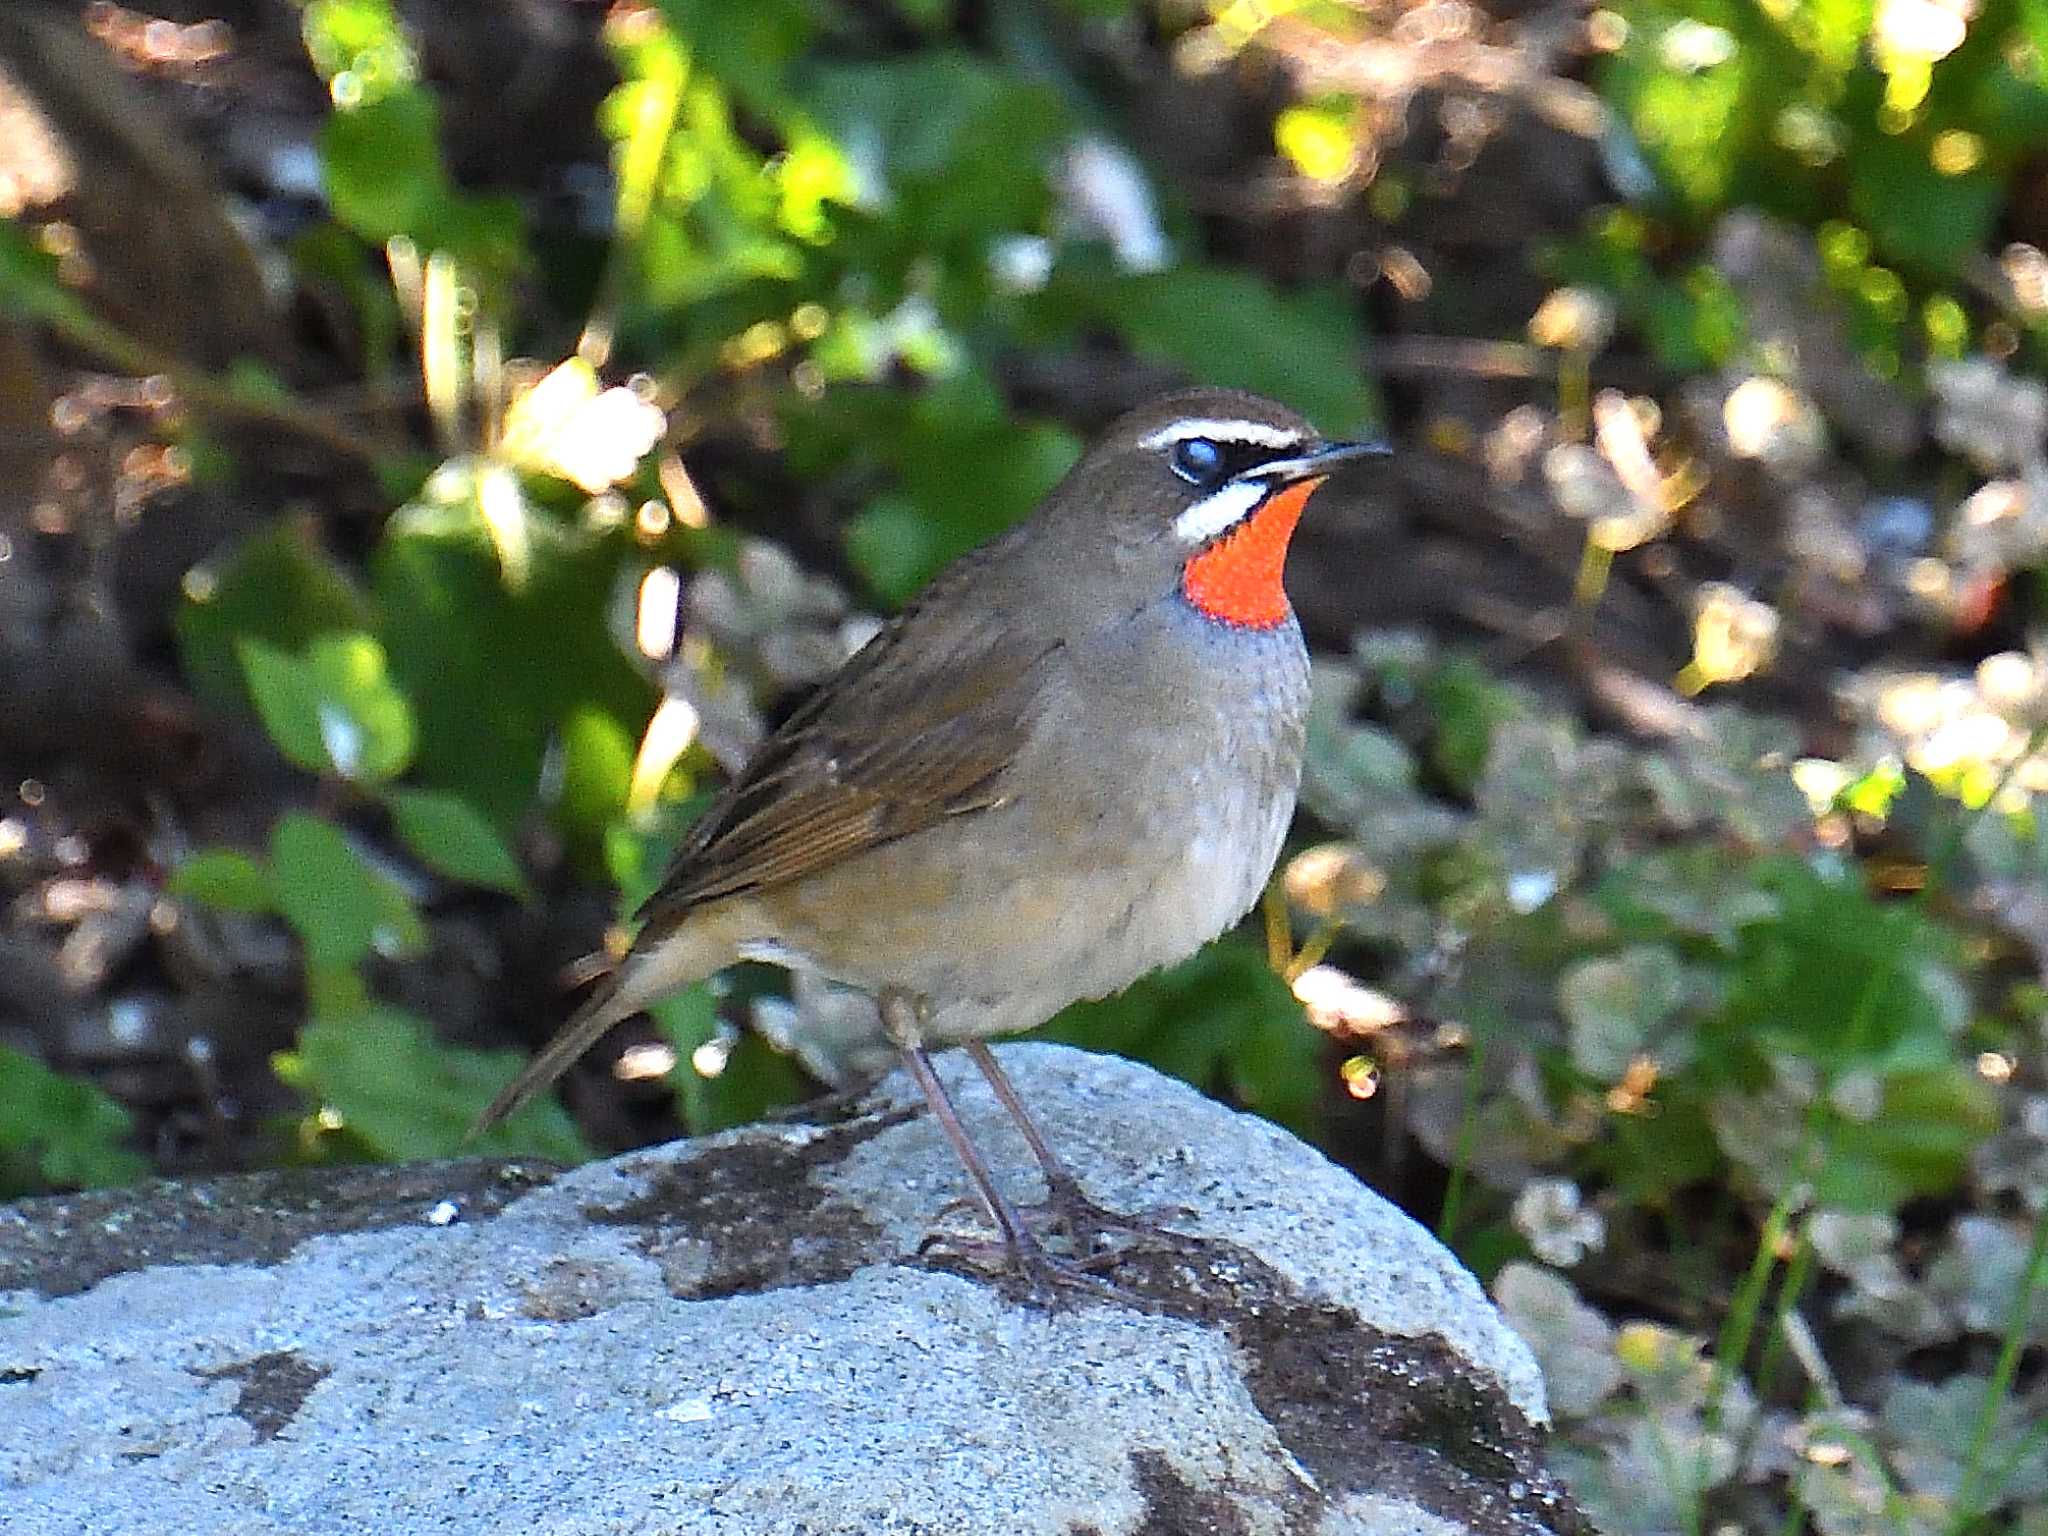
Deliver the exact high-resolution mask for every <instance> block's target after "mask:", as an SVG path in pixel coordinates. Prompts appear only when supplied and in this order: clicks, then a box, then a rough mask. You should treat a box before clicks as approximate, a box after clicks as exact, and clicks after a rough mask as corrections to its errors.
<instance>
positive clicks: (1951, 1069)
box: [1814, 1064, 1998, 1211]
mask: <svg viewBox="0 0 2048 1536" xmlns="http://www.w3.org/2000/svg"><path fill="white" fill-rule="evenodd" d="M1997 1128H1998V1101H1997V1098H1996V1096H1995V1095H1994V1094H1993V1093H1992V1091H1991V1089H1990V1088H1989V1087H1988V1086H1987V1085H1986V1084H1985V1083H1984V1081H1983V1080H1982V1079H1981V1078H1979V1077H1978V1076H1977V1075H1976V1074H1975V1073H1974V1072H1972V1071H1970V1070H1969V1069H1967V1068H1966V1067H1963V1066H1960V1065H1955V1064H1949V1065H1944V1066H1942V1067H1938V1068H1935V1069H1933V1070H1930V1071H1926V1072H1912V1073H1902V1074H1899V1075H1897V1076H1893V1077H1890V1078H1888V1079H1886V1080H1885V1082H1884V1085H1883V1098H1882V1100H1881V1103H1880V1106H1879V1108H1878V1110H1877V1112H1876V1113H1875V1114H1874V1115H1872V1116H1871V1117H1870V1118H1869V1119H1867V1120H1851V1119H1849V1118H1848V1117H1847V1116H1845V1115H1839V1114H1837V1115H1832V1116H1830V1117H1829V1122H1828V1125H1827V1128H1826V1130H1825V1132H1824V1136H1823V1141H1824V1145H1825V1149H1826V1157H1825V1159H1824V1161H1823V1163H1822V1166H1821V1170H1820V1176H1819V1178H1818V1180H1817V1181H1816V1184H1815V1188H1814V1199H1815V1201H1816V1202H1817V1203H1818V1204H1820V1205H1824V1206H1833V1207H1836V1208H1838V1209H1841V1210H1848V1211H1870V1210H1876V1211H1891V1210H1897V1209H1898V1207H1899V1206H1901V1205H1903V1204H1904V1203H1905V1202H1906V1201H1908V1200H1910V1199H1912V1198H1914V1197H1915V1196H1918V1195H1945V1194H1947V1193H1948V1192H1949V1191H1951V1190H1953V1189H1954V1188H1956V1186H1957V1185H1958V1184H1959V1183H1960V1182H1961V1180H1962V1177H1963V1173H1964V1171H1965V1170H1966V1169H1967V1168H1968V1167H1969V1161H1970V1153H1971V1151H1972V1150H1973V1149H1974V1148H1975V1147H1976V1146H1977V1144H1978V1143H1979V1142H1981V1141H1983V1140H1984V1138H1985V1137H1986V1136H1989V1135H1990V1134H1991V1133H1992V1132H1993V1131H1994V1130H1996V1129H1997Z"/></svg>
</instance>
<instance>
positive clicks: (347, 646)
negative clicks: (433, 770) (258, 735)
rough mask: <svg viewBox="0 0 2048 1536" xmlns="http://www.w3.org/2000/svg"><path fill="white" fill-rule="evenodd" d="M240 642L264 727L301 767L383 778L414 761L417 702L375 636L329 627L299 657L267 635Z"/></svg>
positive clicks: (354, 776) (362, 780)
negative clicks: (268, 641) (395, 677)
mask: <svg viewBox="0 0 2048 1536" xmlns="http://www.w3.org/2000/svg"><path fill="white" fill-rule="evenodd" d="M237 650H238V653H239V654H240V656H241V658H242V671H243V675H244V676H245V677H246V679H247V680H248V684H249V693H250V696H251V697H252V698H254V699H255V701H256V709H257V713H258V714H260V715H261V716H262V717H263V724H264V728H265V729H266V730H268V731H269V732H270V737H271V740H273V741H274V742H276V743H277V746H278V750H279V751H281V752H283V753H284V755H285V756H286V757H288V758H289V759H291V761H293V762H294V763H297V764H298V765H299V766H300V767H302V768H307V769H310V770H312V771H313V772H315V773H332V774H335V775H337V776H339V777H341V778H344V779H348V780H350V781H352V782H358V783H370V784H376V783H382V782H383V781H384V780H386V779H390V778H392V777H394V776H396V775H397V774H399V773H401V772H402V771H404V769H405V766H406V764H407V763H408V762H410V761H411V759H412V751H413V723H412V709H411V706H409V705H408V704H407V703H406V701H405V696H404V695H403V694H401V693H399V691H398V690H397V689H396V688H395V687H393V686H392V684H391V681H390V679H389V677H387V676H386V674H385V668H384V648H383V647H382V646H380V645H379V644H378V643H377V642H376V641H375V640H374V639H372V638H371V637H370V636H368V635H365V634H346V635H322V636H320V637H319V638H317V639H315V640H314V641H313V642H312V644H310V645H309V646H308V647H307V648H306V650H305V653H304V654H303V655H302V656H296V657H294V656H288V655H286V654H285V653H284V652H282V651H279V650H276V649H274V648H272V647H271V646H268V645H265V644H264V643H263V642H262V641H260V640H244V641H242V642H241V643H240V644H239V646H238V647H237Z"/></svg>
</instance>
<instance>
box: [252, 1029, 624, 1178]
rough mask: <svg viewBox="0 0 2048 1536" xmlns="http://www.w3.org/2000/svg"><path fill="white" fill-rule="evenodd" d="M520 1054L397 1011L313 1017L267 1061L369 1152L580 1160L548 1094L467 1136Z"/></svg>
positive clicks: (572, 1132)
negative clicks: (454, 1040)
mask: <svg viewBox="0 0 2048 1536" xmlns="http://www.w3.org/2000/svg"><path fill="white" fill-rule="evenodd" d="M522 1061H523V1058H522V1057H521V1056H520V1054H519V1053H518V1052H517V1051H472V1050H465V1049H462V1048H460V1047H457V1046H451V1045H444V1044H442V1043H441V1042H440V1041H438V1040H436V1039H435V1038H434V1035H433V1031H432V1030H431V1029H430V1028H429V1027H428V1025H427V1024H426V1022H425V1021H424V1020H422V1019H419V1018H417V1017H415V1016H414V1015H412V1014H410V1013H407V1012H405V1011H404V1010H402V1009H398V1008H365V1009H362V1010H360V1011H358V1012H353V1013H348V1014H338V1015H333V1016H329V1017H325V1018H317V1019H315V1020H313V1021H312V1022H311V1023H310V1024H308V1025H307V1026H306V1027H305V1029H304V1030H303V1031H301V1032H300V1035H299V1040H298V1045H297V1047H296V1048H295V1049H294V1050H292V1051H289V1052H280V1053H279V1054H278V1055H277V1056H276V1057H275V1058H274V1063H275V1065H276V1068H277V1073H278V1076H279V1077H281V1078H283V1079H284V1081H285V1082H287V1083H288V1084H290V1085H291V1086H292V1087H293V1088H295V1089H297V1090H298V1091H299V1092H300V1093H302V1094H304V1095H306V1097H308V1098H310V1099H313V1100H315V1101H317V1102H318V1104H319V1105H320V1106H321V1107H322V1108H324V1109H328V1110H331V1111H332V1112H333V1113H334V1115H336V1116H339V1118H340V1120H341V1125H342V1128H343V1130H345V1131H346V1132H348V1133H349V1134H351V1135H353V1136H354V1137H355V1138H356V1139H357V1140H358V1141H360V1142H361V1143H362V1144H363V1146H364V1148H365V1149H366V1150H367V1151H368V1152H369V1153H370V1154H371V1155H372V1156H375V1157H378V1158H385V1159H393V1160H398V1159H411V1158H430V1157H449V1156H452V1155H454V1154H456V1153H458V1152H463V1151H471V1152H477V1153H491V1154H496V1155H500V1156H504V1155H518V1154H522V1153H523V1154H532V1155H538V1156H542V1157H551V1158H555V1159H557V1160H558V1161H561V1162H566V1163H578V1162H583V1161H586V1160H587V1159H588V1158H589V1157H590V1155H591V1153H590V1148H589V1147H588V1146H587V1145H586V1144H585V1142H584V1141H583V1138H582V1137H581V1136H580V1135H579V1134H577V1131H576V1127H575V1125H574V1124H573V1123H572V1122H571V1121H570V1119H569V1116H568V1115H567V1113H566V1112H564V1110H563V1109H562V1107H561V1105H559V1104H557V1103H556V1102H555V1101H554V1100H553V1099H549V1098H543V1099H539V1100H536V1101H535V1102H534V1103H532V1104H529V1105H527V1106H526V1107H525V1108H524V1109H522V1110H520V1111H519V1113H518V1114H516V1115H513V1116H512V1117H511V1118H510V1119H509V1120H507V1121H506V1122H505V1123H504V1124H503V1125H499V1126H494V1127H493V1128H492V1129H491V1130H490V1131H488V1132H486V1133H485V1134H484V1135H482V1136H479V1137H478V1138H477V1139H476V1140H475V1142H474V1143H471V1142H469V1141H468V1139H467V1138H468V1134H469V1128H470V1126H471V1125H472V1124H474V1123H475V1121H476V1117H477V1116H478V1115H479V1114H480V1113H482V1111H483V1108H484V1106H485V1105H486V1104H488V1103H489V1102H490V1101H491V1099H492V1097H493V1095H495V1094H496V1093H497V1091H498V1090H499V1089H500V1088H501V1087H503V1086H504V1085H505V1083H507V1082H508V1081H510V1079H511V1077H512V1075H513V1073H515V1072H517V1071H518V1070H519V1068H520V1066H521V1065H522Z"/></svg>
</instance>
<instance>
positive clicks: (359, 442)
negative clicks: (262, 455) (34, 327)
mask: <svg viewBox="0 0 2048 1536" xmlns="http://www.w3.org/2000/svg"><path fill="white" fill-rule="evenodd" d="M38 318H39V319H41V320H42V322H43V323H44V324H46V325H48V326H49V327H50V329H51V330H53V331H55V332H56V333H57V334H58V335H59V336H61V337H63V339H64V340H65V341H67V342H69V343H70V344H71V345H73V346H75V347H77V348H78V349H79V350H80V351H83V352H90V353H91V354H92V355H93V356H94V357H96V358H98V359H99V360H100V361H101V362H102V363H104V364H106V365H107V366H108V367H111V368H113V369H116V370H117V371H119V372H121V373H124V374H129V375H131V376H133V377H137V378H146V377H149V376H150V375H153V374H161V375H162V376H163V377H165V378H167V379H169V380H170V381H171V386H172V388H173V389H175V390H176V391H177V393H178V397H179V398H180V399H182V400H183V401H184V402H185V403H186V404H187V405H189V406H191V407H192V408H193V409H194V410H196V411H198V412H199V413H200V414H201V415H205V416H215V417H223V418H229V419H234V420H240V421H251V422H260V423H262V424H264V425H266V426H272V427H278V428H281V429H282V430H284V431H286V432H290V433H292V434H293V435H294V436H296V437H303V438H307V439H309V440H310V441H312V442H316V443H319V444H321V445H322V446H323V447H326V448H330V449H332V450H333V451H334V452H336V453H338V454H340V455H342V456H343V457H346V458H350V459H357V460H360V461H361V462H363V463H365V464H370V465H375V464H376V463H377V462H378V461H379V460H381V459H383V458H385V457H387V456H389V455H390V454H391V453H394V452H396V451H397V450H396V449H386V448H380V447H379V446H378V445H377V444H375V443H371V442H368V441H365V440H364V439H362V438H359V437H357V436H356V435H355V434H354V433H352V432H349V431H346V430H344V429H343V428H341V427H338V426H336V425H335V423H334V419H333V417H332V416H331V415H330V414H328V413H327V412H324V411H320V410H316V409H315V408H314V407H312V406H310V405H308V404H306V403H305V402H304V401H302V400H300V399H298V398H296V397H295V396H292V395H285V394H279V395H268V394H264V395H258V394H254V393H252V392H251V391H249V390H247V389H244V388H241V387H239V386H237V385H236V384H234V383H233V382H232V381H230V380H226V379H220V378H216V377H215V376H214V375H213V374H210V373H208V372H206V371H205V370H204V369H201V368H195V367H192V366H191V365H189V364H186V363H182V362H179V361H178V360H177V359H176V358H173V357H171V356H169V355H167V354H165V353H162V352H159V351H157V350H156V349H155V348H154V347H152V346H150V345H149V344H148V343H146V342H143V341H140V340H138V339H137V338H135V337H133V336H131V335H129V334H128V333H127V332H126V331H124V330H122V329H121V328H120V327H119V326H116V325H114V324H112V323H110V322H109V321H106V320H102V319H101V318H100V317H99V316H97V315H93V314H87V313H84V312H83V311H82V307H81V308H78V309H74V308H72V307H70V306H66V307H63V308H61V309H56V310H53V311H51V312H47V313H44V314H42V315H40V316H39V317H38Z"/></svg>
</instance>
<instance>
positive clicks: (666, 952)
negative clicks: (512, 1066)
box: [468, 938, 727, 1141]
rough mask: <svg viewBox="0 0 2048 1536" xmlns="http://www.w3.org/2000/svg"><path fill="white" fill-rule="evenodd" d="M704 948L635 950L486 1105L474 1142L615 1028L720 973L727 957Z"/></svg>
mask: <svg viewBox="0 0 2048 1536" xmlns="http://www.w3.org/2000/svg"><path fill="white" fill-rule="evenodd" d="M704 949H705V946H700V945H695V944H691V943H689V942H687V940H680V939H679V938H675V939H670V940H669V941H668V942H667V943H664V944H661V945H659V946H650V947H648V948H642V949H635V950H634V951H633V952H632V953H631V954H629V955H627V956H626V958H625V959H623V960H621V961H620V962H619V965H618V968H617V969H616V970H614V971H612V972H611V973H610V974H609V975H608V976H605V977H604V978H603V979H602V980H601V981H600V982H599V983H598V989H597V992H596V993H595V994H594V995H593V996H592V997H591V998H590V1000H589V1001H588V1002H586V1003H585V1004H584V1005H583V1006H582V1007H581V1008H579V1009H578V1010H577V1011H576V1014H575V1016H574V1017H573V1018H571V1019H570V1020H569V1022H568V1023H566V1024H564V1025H563V1026H562V1027H561V1029H560V1030H558V1031H557V1032H556V1034H555V1037H554V1038H553V1039H552V1040H550V1041H548V1043H547V1044H546V1045H545V1046H543V1047H541V1050H540V1052H539V1054H538V1055H536V1056H535V1057H534V1058H533V1060H531V1061H529V1062H528V1063H527V1064H526V1065H525V1066H523V1067H521V1068H520V1069H519V1075H518V1076H516V1077H514V1078H513V1079H512V1081H511V1082H509V1083H507V1084H506V1085H505V1086H504V1087H503V1088H502V1089H500V1090H499V1092H498V1096H497V1097H496V1098H494V1099H492V1100H491V1102H490V1103H489V1104H488V1105H486V1106H485V1108H484V1112H483V1113H482V1114H480V1115H478V1116H477V1117H476V1124H475V1125H473V1126H471V1127H470V1128H469V1138H468V1139H470V1140H472V1141H473V1140H475V1139H476V1138H477V1137H479V1136H481V1135H483V1133H484V1132H486V1131H488V1130H489V1129H490V1128H491V1127H492V1126H494V1125H497V1124H499V1123H500V1122H501V1121H503V1120H504V1119H505V1118H506V1117H507V1116H509V1115H513V1114H516V1113H517V1112H518V1111H519V1110H520V1109H521V1108H522V1107H523V1106H524V1105H525V1104H526V1103H527V1102H528V1101H529V1100H531V1099H532V1098H533V1096H534V1095H535V1094H537V1093H539V1092H540V1091H541V1090H542V1089H543V1088H546V1087H547V1086H548V1084H550V1083H552V1082H553V1081H554V1080H555V1079H556V1078H558V1077H560V1076H561V1075H562V1074H563V1073H564V1072H566V1071H568V1070H569V1067H570V1065H571V1063H573V1062H574V1061H575V1060H576V1058H577V1057H579V1056H581V1055H582V1054H583V1053H584V1052H585V1051H587V1050H589V1049H590V1048H591V1047H592V1046H593V1045H595V1044H597V1042H598V1041H599V1040H601V1039H602V1038H604V1034H605V1031H607V1030H609V1029H610V1028H611V1027H612V1026H613V1025H615V1024H620V1023H623V1022H625V1021H626V1020H627V1019H630V1018H631V1017H632V1016H633V1015H634V1014H636V1013H638V1012H640V1010H641V1009H643V1008H645V1007H646V1006H647V1005H648V1004H649V1003H652V1002H654V1001H656V1000H657V999H658V998H661V997H663V996H665V995H666V994H668V993H670V992H674V991H676V990H678V989H680V988H682V987H686V986H689V985H690V984H691V983H692V982H697V981H702V980H703V979H704V978H705V977H706V976H709V975H710V974H711V973H712V972H713V971H715V970H717V969H718V968H719V966H720V965H721V964H722V963H723V961H724V960H725V958H727V957H725V956H723V955H721V954H716V953H704V952H703V950H704Z"/></svg>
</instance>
